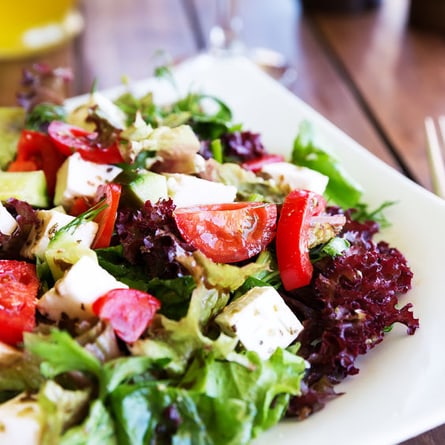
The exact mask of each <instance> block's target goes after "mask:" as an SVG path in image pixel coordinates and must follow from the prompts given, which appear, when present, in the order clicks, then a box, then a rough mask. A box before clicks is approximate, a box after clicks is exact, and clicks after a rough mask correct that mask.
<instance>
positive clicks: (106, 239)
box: [92, 182, 122, 249]
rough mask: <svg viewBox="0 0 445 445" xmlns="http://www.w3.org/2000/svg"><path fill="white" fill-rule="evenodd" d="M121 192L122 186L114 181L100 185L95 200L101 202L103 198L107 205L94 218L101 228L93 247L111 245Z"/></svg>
mask: <svg viewBox="0 0 445 445" xmlns="http://www.w3.org/2000/svg"><path fill="white" fill-rule="evenodd" d="M121 192H122V186H121V185H120V184H115V183H112V182H110V183H108V184H103V185H100V186H99V187H98V188H97V192H96V197H95V201H96V202H100V201H102V200H103V201H104V203H105V204H106V207H105V209H103V210H102V211H101V212H100V213H99V214H98V215H97V216H96V218H95V219H94V221H96V222H97V223H98V224H99V228H98V230H97V233H96V237H95V238H94V242H93V245H92V248H93V249H99V248H102V247H108V246H109V245H110V241H111V237H112V236H113V230H114V223H115V222H116V216H117V209H118V207H119V200H120V197H121Z"/></svg>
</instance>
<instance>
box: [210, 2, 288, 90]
mask: <svg viewBox="0 0 445 445" xmlns="http://www.w3.org/2000/svg"><path fill="white" fill-rule="evenodd" d="M239 9H240V8H239V1H238V0H215V22H214V24H213V26H212V27H211V29H210V33H209V43H210V45H209V46H210V48H209V50H210V52H211V53H213V54H216V55H219V56H234V55H243V56H246V57H248V58H250V59H251V60H252V61H253V62H254V63H256V64H257V65H258V66H259V67H260V68H261V69H263V70H264V71H265V72H267V73H268V74H269V75H271V76H272V77H274V78H275V79H277V80H279V81H280V82H281V83H283V84H285V85H286V86H290V85H291V84H292V83H293V82H294V81H295V79H296V70H295V69H294V68H293V67H291V66H290V65H289V63H288V61H287V59H286V57H285V56H284V55H283V54H281V53H280V52H277V51H274V50H272V49H269V48H260V47H255V48H251V47H247V46H246V44H245V43H244V41H243V40H242V38H241V31H242V28H243V19H242V17H241V15H240V11H239Z"/></svg>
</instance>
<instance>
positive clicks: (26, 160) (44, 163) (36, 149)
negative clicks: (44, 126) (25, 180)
mask: <svg viewBox="0 0 445 445" xmlns="http://www.w3.org/2000/svg"><path fill="white" fill-rule="evenodd" d="M65 159H66V156H65V155H64V154H62V153H61V152H60V151H59V150H58V149H57V148H56V146H55V144H54V143H53V141H52V140H51V138H50V137H49V136H48V135H47V134H45V133H40V132H39V131H33V130H23V131H22V133H21V135H20V139H19V141H18V143H17V156H16V158H15V160H14V161H13V162H11V164H9V166H8V171H16V172H17V171H33V170H43V172H44V174H45V178H46V185H47V189H48V194H49V196H51V197H52V196H53V195H54V189H55V187H56V176H57V171H58V170H59V168H60V166H61V165H62V164H63V161H64V160H65Z"/></svg>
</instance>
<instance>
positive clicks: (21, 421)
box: [0, 394, 42, 445]
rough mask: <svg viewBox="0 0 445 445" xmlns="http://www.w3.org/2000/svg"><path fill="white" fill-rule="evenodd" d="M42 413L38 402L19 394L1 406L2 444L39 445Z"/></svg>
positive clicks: (0, 434)
mask: <svg viewBox="0 0 445 445" xmlns="http://www.w3.org/2000/svg"><path fill="white" fill-rule="evenodd" d="M40 416H41V411H40V407H39V404H38V403H37V400H35V399H34V398H32V397H31V396H30V395H29V394H19V395H18V396H16V397H14V398H13V399H10V400H8V401H7V402H5V403H3V404H1V405H0V443H2V444H26V445H34V444H35V445H39V444H40V440H41V435H42V428H41V421H40Z"/></svg>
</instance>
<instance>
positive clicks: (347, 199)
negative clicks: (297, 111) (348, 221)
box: [291, 121, 363, 209]
mask: <svg viewBox="0 0 445 445" xmlns="http://www.w3.org/2000/svg"><path fill="white" fill-rule="evenodd" d="M291 160H292V162H293V163H294V164H296V165H300V166H303V167H308V168H311V169H313V170H316V171H318V172H320V173H322V174H324V175H326V176H328V177H329V182H328V185H327V187H326V191H325V194H326V196H327V197H328V199H330V200H332V201H333V202H334V203H335V204H337V205H339V206H340V207H343V208H346V209H347V208H352V207H355V206H356V205H357V204H358V202H359V201H360V199H361V197H362V193H363V189H362V187H361V186H360V185H359V184H358V183H357V182H356V181H355V180H354V179H353V178H352V177H351V176H350V175H349V174H348V173H347V172H346V170H345V169H344V168H343V167H342V166H341V165H340V162H339V161H338V159H337V158H336V157H335V156H334V155H333V154H332V153H329V152H328V151H326V150H325V149H323V148H322V147H319V146H317V145H316V144H315V141H314V134H313V128H312V125H311V124H310V123H309V122H307V121H303V122H302V123H301V125H300V128H299V131H298V135H297V137H296V138H295V141H294V146H293V149H292V156H291Z"/></svg>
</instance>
